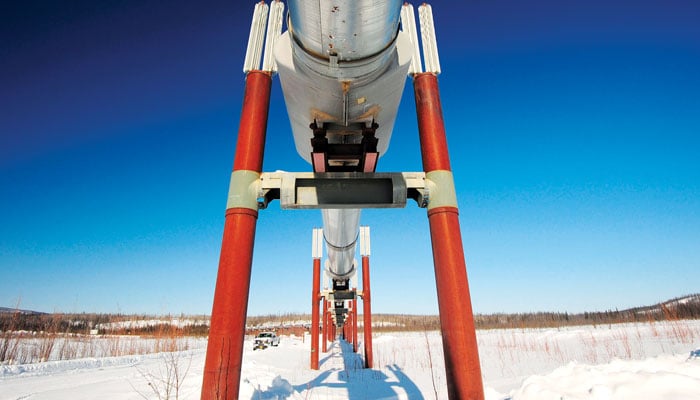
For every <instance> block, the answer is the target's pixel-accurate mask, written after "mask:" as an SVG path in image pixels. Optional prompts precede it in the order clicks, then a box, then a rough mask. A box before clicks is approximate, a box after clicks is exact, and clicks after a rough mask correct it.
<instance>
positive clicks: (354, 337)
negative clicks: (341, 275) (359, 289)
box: [352, 289, 358, 353]
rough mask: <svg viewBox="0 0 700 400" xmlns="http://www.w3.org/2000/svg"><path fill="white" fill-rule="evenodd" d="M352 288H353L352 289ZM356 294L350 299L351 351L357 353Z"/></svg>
mask: <svg viewBox="0 0 700 400" xmlns="http://www.w3.org/2000/svg"><path fill="white" fill-rule="evenodd" d="M353 290H354V289H353ZM357 313H358V309H357V296H355V297H354V298H353V299H352V352H353V353H357Z"/></svg>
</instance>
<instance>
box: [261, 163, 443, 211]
mask: <svg viewBox="0 0 700 400" xmlns="http://www.w3.org/2000/svg"><path fill="white" fill-rule="evenodd" d="M429 195H430V191H429V189H428V184H427V182H426V179H425V173H423V172H391V173H362V172H325V173H314V172H264V173H262V174H261V175H260V180H259V190H258V196H257V202H258V208H260V209H264V208H267V205H268V203H269V202H270V201H272V200H275V199H279V200H280V203H281V208H282V209H323V208H403V207H405V206H406V200H407V199H413V200H415V201H416V203H417V204H418V206H419V207H421V208H425V207H427V206H428V202H429Z"/></svg>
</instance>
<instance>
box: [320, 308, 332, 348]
mask: <svg viewBox="0 0 700 400" xmlns="http://www.w3.org/2000/svg"><path fill="white" fill-rule="evenodd" d="M330 328H331V327H330V324H329V323H328V301H326V300H325V299H324V300H323V335H321V338H322V339H323V343H322V344H321V346H323V348H322V349H321V351H322V352H324V353H326V352H327V351H328V331H329V330H330Z"/></svg>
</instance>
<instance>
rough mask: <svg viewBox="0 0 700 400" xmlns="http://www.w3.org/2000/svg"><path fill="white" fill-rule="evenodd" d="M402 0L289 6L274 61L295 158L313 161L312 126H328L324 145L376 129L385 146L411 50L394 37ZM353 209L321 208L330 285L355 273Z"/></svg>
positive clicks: (313, 0) (381, 149) (312, 1)
mask: <svg viewBox="0 0 700 400" xmlns="http://www.w3.org/2000/svg"><path fill="white" fill-rule="evenodd" d="M401 5H402V0H384V1H380V0H334V1H319V0H289V1H288V2H287V6H288V10H289V14H288V15H289V17H288V20H287V26H288V30H287V32H285V33H283V34H282V36H280V38H279V40H278V42H277V44H276V46H275V61H276V65H277V68H278V72H279V77H280V83H281V85H282V90H283V92H284V98H285V103H286V106H287V113H288V115H289V119H290V122H291V125H292V132H293V134H294V142H295V145H296V148H297V152H298V153H299V155H300V156H301V157H302V158H304V159H305V160H306V161H307V162H309V163H310V162H311V152H312V151H313V150H312V148H311V141H310V139H311V138H312V137H313V133H312V131H311V130H310V129H309V124H310V123H312V122H316V123H318V124H319V126H321V125H322V124H327V125H332V126H334V127H335V130H334V131H332V132H333V133H330V132H331V131H329V134H328V141H329V143H336V144H338V143H340V144H345V143H347V144H351V143H360V141H361V140H362V136H361V135H357V134H354V133H349V132H350V131H349V130H348V131H345V130H344V129H345V128H347V127H350V126H357V125H365V126H370V125H371V124H372V123H376V124H378V128H377V130H376V132H375V135H376V138H377V139H378V140H379V141H378V144H377V152H378V153H379V156H380V157H381V156H382V155H383V154H384V153H385V152H386V151H387V149H388V146H389V140H390V138H391V133H392V130H393V126H394V121H395V119H396V112H397V110H398V105H399V102H400V100H401V94H402V92H403V86H404V83H405V81H406V75H407V73H408V68H409V66H410V63H411V58H412V51H413V47H412V44H411V42H410V39H409V37H408V35H406V34H404V33H403V32H401V31H399V22H400V15H401ZM359 223H360V210H358V209H342V210H339V209H328V210H323V225H324V229H323V232H324V237H325V241H326V248H327V254H328V260H327V262H326V269H327V271H328V273H329V274H330V276H331V277H332V278H333V279H349V278H350V277H352V275H353V274H354V273H355V265H354V264H355V261H354V255H355V242H356V241H357V237H358V231H359Z"/></svg>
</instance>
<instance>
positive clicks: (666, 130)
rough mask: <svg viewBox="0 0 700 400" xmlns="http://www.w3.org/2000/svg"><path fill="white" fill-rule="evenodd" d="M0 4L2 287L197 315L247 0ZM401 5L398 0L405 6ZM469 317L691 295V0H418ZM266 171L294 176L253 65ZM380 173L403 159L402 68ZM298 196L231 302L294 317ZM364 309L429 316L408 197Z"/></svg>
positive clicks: (384, 223) (699, 114) (695, 9)
mask: <svg viewBox="0 0 700 400" xmlns="http://www.w3.org/2000/svg"><path fill="white" fill-rule="evenodd" d="M238 3H239V2H234V1H201V2H185V1H175V2H171V3H168V4H167V5H166V4H164V3H162V2H160V1H148V0H147V1H142V0H138V1H134V0H132V1H104V2H93V1H84V0H78V1H71V2H51V1H46V2H42V1H29V2H11V3H10V4H9V5H7V4H3V5H2V6H0V38H1V39H0V306H10V307H12V306H15V304H16V303H17V302H18V301H19V304H20V307H22V308H29V309H36V310H42V311H62V312H81V311H88V312H92V311H96V312H123V313H141V312H146V313H158V314H160V313H180V312H184V313H201V314H208V313H210V311H211V302H212V298H213V290H214V283H215V279H216V269H217V264H218V255H219V248H220V244H221V234H222V230H223V223H224V208H225V204H226V195H227V190H228V182H229V175H230V170H231V166H232V162H233V153H234V146H235V140H236V129H237V126H238V119H239V113H240V109H241V101H242V95H243V83H244V75H243V73H242V72H241V68H242V63H243V57H244V52H245V45H246V41H247V34H248V30H249V23H250V17H251V12H252V8H253V4H254V2H253V1H250V2H249V4H248V5H246V6H243V7H241V6H239V5H238ZM416 5H417V4H416ZM432 5H433V12H434V15H435V20H436V25H437V36H438V45H439V49H440V55H441V63H442V70H443V74H442V75H440V78H439V80H440V87H441V92H442V103H443V109H444V114H445V120H446V124H447V132H448V141H449V145H450V147H451V158H452V167H453V170H454V174H455V179H456V185H457V190H458V197H459V205H460V219H461V224H462V235H463V238H464V247H465V252H466V259H467V265H468V273H469V277H470V285H471V290H472V300H473V304H474V308H475V311H476V312H480V313H488V312H498V311H504V312H519V311H546V310H560V311H583V310H599V309H607V308H615V307H619V308H623V307H628V306H636V305H643V304H650V303H653V302H656V301H659V300H664V299H667V298H669V297H674V296H678V295H683V294H687V293H693V292H698V291H700V156H699V154H700V73H699V71H700V23H698V21H700V2H697V1H690V0H687V1H663V2H662V1H644V0H642V1H639V0H637V1H617V0H612V1H610V0H606V1H603V0H586V1H579V0H571V1H559V0H557V1H554V0H552V1H538V2H523V1H519V0H495V1H466V2H455V1H450V2H447V1H436V2H433V3H432ZM268 128H269V129H268V145H267V147H266V153H265V155H266V158H265V166H264V168H265V170H267V171H273V170H277V169H283V170H287V171H308V170H309V169H310V167H309V166H308V164H306V163H305V162H304V161H303V160H301V158H299V156H298V155H297V154H296V151H295V150H294V145H293V141H292V136H291V132H290V128H289V123H288V120H287V115H286V109H285V107H284V103H283V101H282V94H281V90H280V88H279V82H278V81H277V80H275V83H274V86H273V99H272V104H271V118H270V123H269V127H268ZM378 169H379V170H381V171H415V170H420V169H421V163H420V152H419V148H418V139H417V129H416V122H415V110H414V105H413V97H412V86H411V82H410V81H408V82H407V86H406V90H405V93H404V98H403V102H402V105H401V108H400V112H399V116H398V121H397V124H396V127H395V132H394V135H393V138H392V143H391V147H390V149H389V152H388V153H387V154H386V155H385V156H384V157H383V158H382V159H381V161H380V164H379V168H378ZM320 223H321V218H320V213H319V212H318V211H282V210H280V209H279V205H278V204H277V203H275V204H273V205H271V207H270V208H269V209H268V210H265V211H263V212H261V214H260V218H259V220H258V229H257V235H256V244H255V256H254V265H253V275H252V285H251V297H250V302H249V313H250V314H262V313H282V312H308V311H309V310H310V296H311V294H310V292H311V259H310V251H311V244H310V241H311V229H312V228H313V227H315V226H318V225H320ZM362 223H363V224H367V225H370V226H371V228H372V244H373V246H374V247H373V258H372V274H373V275H372V282H373V304H372V306H373V310H374V311H376V312H396V313H398V312H402V313H437V300H436V293H435V284H434V274H433V267H432V258H431V253H430V243H429V237H428V225H427V218H426V215H425V210H422V209H418V208H417V207H415V206H414V205H413V204H411V205H410V206H409V207H408V208H406V209H401V210H372V211H367V212H365V213H364V214H363V217H362Z"/></svg>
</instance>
